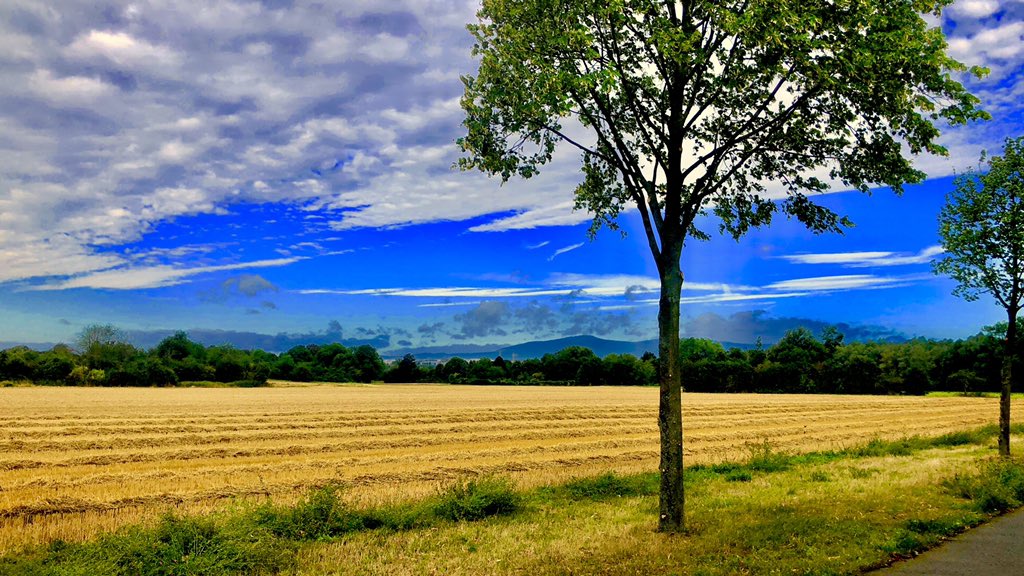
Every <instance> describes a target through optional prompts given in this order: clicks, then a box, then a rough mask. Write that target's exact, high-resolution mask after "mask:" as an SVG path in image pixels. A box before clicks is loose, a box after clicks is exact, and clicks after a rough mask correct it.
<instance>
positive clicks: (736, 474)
mask: <svg viewBox="0 0 1024 576" xmlns="http://www.w3.org/2000/svg"><path fill="white" fill-rule="evenodd" d="M725 479H726V480H727V481H728V482H750V481H751V480H753V479H754V477H753V476H751V474H750V472H747V471H746V470H733V471H732V472H729V473H728V474H726V475H725Z"/></svg>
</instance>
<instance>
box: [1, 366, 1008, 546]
mask: <svg viewBox="0 0 1024 576" xmlns="http://www.w3.org/2000/svg"><path fill="white" fill-rule="evenodd" d="M657 396H658V392H657V390H656V389H651V388H621V387H620V388H603V387H601V388H526V387H523V388H517V387H467V386H428V385H415V386H412V385H387V386H385V385H379V386H377V385H374V386H296V387H274V388H263V389H197V388H186V389H103V388H8V389H3V390H0V553H2V552H4V551H11V550H14V549H17V548H20V547H21V546H24V545H31V544H37V543H42V542H48V541H51V540H54V539H57V538H60V539H64V540H70V541H75V540H83V539H87V538H89V537H92V536H95V535H96V534H97V533H99V532H102V531H108V530H112V529H115V528H117V527H119V526H122V525H125V524H136V523H140V522H146V521H149V520H151V519H153V518H156V517H158V516H159V515H160V514H162V513H164V512H166V511H167V510H168V509H173V510H175V511H177V512H203V511H207V510H213V509H218V508H222V507H223V506H224V505H226V504H227V503H228V502H229V501H231V500H232V499H238V498H243V499H245V498H249V499H265V498H271V499H273V500H275V501H281V502H284V501H290V500H294V499H296V498H297V497H298V496H300V495H301V494H303V493H304V492H306V491H307V490H308V489H310V488H312V487H316V486H323V485H326V484H338V485H341V486H343V487H344V488H345V494H346V498H347V499H351V500H358V501H364V502H367V503H380V502H385V501H394V500H401V499H407V498H416V497H420V496H422V495H425V494H429V493H433V492H434V491H436V490H437V489H438V487H439V486H441V485H444V484H446V483H448V482H451V481H452V480H454V479H456V478H461V477H465V476H471V475H477V474H487V473H494V474H500V475H503V476H509V477H511V478H513V479H515V480H516V481H517V483H519V484H520V485H523V486H532V485H538V484H545V483H551V482H559V481H563V480H566V479H569V478H572V477H577V476H586V475H592V474H598V473H601V472H605V471H615V472H619V473H634V472H642V471H652V470H655V469H656V467H657V458H658V431H657V421H656V418H657ZM683 406H684V408H683V411H684V426H685V429H686V432H685V434H686V458H687V464H695V463H701V462H714V461H721V460H726V459H736V458H740V457H742V456H744V455H746V454H747V452H748V450H749V448H750V446H751V445H756V444H762V443H764V442H766V441H767V442H770V443H771V444H772V445H773V446H774V447H775V448H778V449H782V450H787V451H794V452H797V451H809V450H820V449H828V448H839V447H843V446H848V445H854V444H862V443H864V442H865V441H867V440H869V439H871V438H874V437H879V438H896V437H901V436H907V435H914V434H919V435H938V434H942V433H945V432H950V431H955V430H963V429H967V428H973V427H977V426H980V425H983V424H990V423H993V422H995V421H996V416H997V400H995V399H991V398H907V397H871V396H867V397H854V396H824V395H807V396H803V395H754V394H733V395H711V394H685V395H684V398H683ZM1021 409H1022V406H1015V407H1014V413H1015V414H1020V413H1021Z"/></svg>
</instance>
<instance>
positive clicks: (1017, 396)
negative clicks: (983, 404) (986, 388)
mask: <svg viewBox="0 0 1024 576" xmlns="http://www.w3.org/2000/svg"><path fill="white" fill-rule="evenodd" d="M999 394H1000V393H999V392H954V391H938V390H936V391H934V392H928V393H927V394H925V396H926V397H928V398H999ZM1010 398H1011V399H1013V400H1021V399H1024V392H1012V393H1011V394H1010Z"/></svg>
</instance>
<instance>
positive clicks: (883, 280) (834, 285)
mask: <svg viewBox="0 0 1024 576" xmlns="http://www.w3.org/2000/svg"><path fill="white" fill-rule="evenodd" d="M904 282H906V279H900V278H892V277H885V276H873V275H870V274H847V275H839V276H819V277H816V278H797V279H794V280H783V281H781V282H775V283H772V284H768V285H767V286H765V288H767V289H769V290H780V291H804V292H823V291H833V290H855V289H864V288H879V287H887V286H888V287H891V286H894V285H897V284H902V283H904Z"/></svg>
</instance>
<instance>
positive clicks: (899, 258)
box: [782, 246, 945, 268]
mask: <svg viewBox="0 0 1024 576" xmlns="http://www.w3.org/2000/svg"><path fill="white" fill-rule="evenodd" d="M944 252H945V250H944V249H943V248H942V247H941V246H929V247H927V248H925V249H924V250H921V251H920V252H918V253H917V254H900V253H896V252H838V253H831V254H789V255H786V256H782V258H784V259H786V260H789V261H790V262H794V263H796V264H841V265H843V266H846V267H848V268H867V267H870V266H903V265H908V264H927V263H929V262H931V261H932V259H933V258H934V257H935V256H938V255H939V254H942V253H944Z"/></svg>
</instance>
